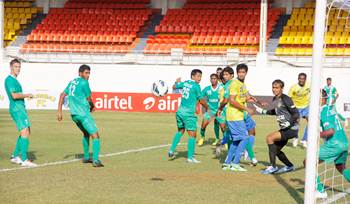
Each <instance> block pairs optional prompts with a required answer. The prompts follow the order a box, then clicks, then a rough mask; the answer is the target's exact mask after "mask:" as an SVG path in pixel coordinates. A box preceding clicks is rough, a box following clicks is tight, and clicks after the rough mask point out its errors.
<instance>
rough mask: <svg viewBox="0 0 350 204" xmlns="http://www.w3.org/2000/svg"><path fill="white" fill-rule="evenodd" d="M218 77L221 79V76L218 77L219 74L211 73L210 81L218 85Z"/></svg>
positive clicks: (213, 84)
mask: <svg viewBox="0 0 350 204" xmlns="http://www.w3.org/2000/svg"><path fill="white" fill-rule="evenodd" d="M218 79H219V77H218V75H217V74H211V75H210V83H211V85H212V86H216V85H218Z"/></svg>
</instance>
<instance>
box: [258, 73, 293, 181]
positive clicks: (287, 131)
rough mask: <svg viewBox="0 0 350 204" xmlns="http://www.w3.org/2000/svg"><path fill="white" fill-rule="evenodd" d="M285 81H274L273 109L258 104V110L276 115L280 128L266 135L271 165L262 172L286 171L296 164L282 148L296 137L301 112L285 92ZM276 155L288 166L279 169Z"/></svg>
mask: <svg viewBox="0 0 350 204" xmlns="http://www.w3.org/2000/svg"><path fill="white" fill-rule="evenodd" d="M283 87H284V82H283V81H281V80H279V79H277V80H275V81H273V82H272V92H273V94H274V98H273V101H272V105H273V107H274V108H273V109H271V110H264V109H262V108H260V107H258V106H255V107H256V111H257V112H259V113H261V114H267V115H276V117H277V122H278V124H279V126H280V130H278V131H276V132H273V133H270V134H269V135H268V136H267V137H266V143H267V146H268V148H269V157H270V166H268V167H267V168H266V169H265V170H263V171H261V173H262V174H273V173H284V172H289V171H293V170H294V165H293V164H292V163H291V162H290V161H289V159H288V158H287V156H286V155H285V154H284V153H283V152H282V148H283V147H284V146H285V145H286V144H287V142H288V140H289V139H292V138H294V137H295V134H297V133H298V130H299V125H298V120H299V112H298V109H297V108H296V107H295V105H294V103H293V101H292V99H291V98H290V97H289V96H287V95H285V94H283ZM276 156H277V157H278V159H279V160H281V161H282V162H283V163H284V164H285V165H286V166H285V167H283V168H281V169H278V167H277V166H276Z"/></svg>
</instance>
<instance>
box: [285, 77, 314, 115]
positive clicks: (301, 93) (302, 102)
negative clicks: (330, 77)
mask: <svg viewBox="0 0 350 204" xmlns="http://www.w3.org/2000/svg"><path fill="white" fill-rule="evenodd" d="M288 95H289V97H291V98H292V100H293V102H294V105H295V106H296V107H297V108H298V109H302V108H306V107H308V106H309V103H310V84H308V83H306V84H305V85H304V86H300V85H299V84H294V85H293V86H292V88H290V90H289V93H288Z"/></svg>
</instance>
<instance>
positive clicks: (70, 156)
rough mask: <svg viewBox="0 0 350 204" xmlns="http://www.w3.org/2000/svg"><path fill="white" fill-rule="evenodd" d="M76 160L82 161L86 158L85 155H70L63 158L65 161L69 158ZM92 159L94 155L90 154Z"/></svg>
mask: <svg viewBox="0 0 350 204" xmlns="http://www.w3.org/2000/svg"><path fill="white" fill-rule="evenodd" d="M72 157H73V158H74V159H82V158H83V157H84V154H81V153H79V154H68V155H66V156H64V157H63V159H68V158H72ZM90 158H92V153H90Z"/></svg>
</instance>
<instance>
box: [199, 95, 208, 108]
mask: <svg viewBox="0 0 350 204" xmlns="http://www.w3.org/2000/svg"><path fill="white" fill-rule="evenodd" d="M199 103H200V104H201V105H202V106H203V107H204V108H205V109H206V110H207V111H208V110H209V106H208V103H207V101H206V100H205V99H203V98H202V99H199Z"/></svg>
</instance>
